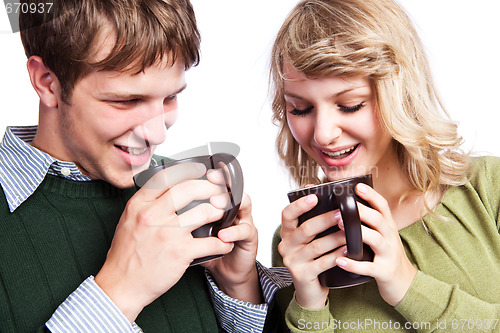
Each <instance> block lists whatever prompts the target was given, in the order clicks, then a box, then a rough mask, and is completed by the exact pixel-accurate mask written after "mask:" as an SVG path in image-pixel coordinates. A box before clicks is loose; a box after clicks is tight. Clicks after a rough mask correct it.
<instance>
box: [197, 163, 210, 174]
mask: <svg viewBox="0 0 500 333" xmlns="http://www.w3.org/2000/svg"><path fill="white" fill-rule="evenodd" d="M195 166H196V169H197V170H198V171H201V172H203V173H205V172H206V171H207V167H206V166H205V164H203V163H195Z"/></svg>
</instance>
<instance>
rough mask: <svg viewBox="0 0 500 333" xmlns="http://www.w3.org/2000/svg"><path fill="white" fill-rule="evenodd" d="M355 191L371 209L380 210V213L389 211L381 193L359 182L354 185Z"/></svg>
mask: <svg viewBox="0 0 500 333" xmlns="http://www.w3.org/2000/svg"><path fill="white" fill-rule="evenodd" d="M356 193H357V194H358V195H359V196H360V198H362V199H364V200H366V201H367V202H368V203H369V204H370V206H371V207H372V208H373V209H375V210H376V211H378V212H380V213H381V214H382V215H386V214H387V213H390V210H389V205H388V204H387V200H385V198H384V197H383V196H382V195H380V194H379V193H378V192H377V191H375V190H374V189H373V188H371V187H370V186H368V185H366V184H363V183H359V184H358V185H356Z"/></svg>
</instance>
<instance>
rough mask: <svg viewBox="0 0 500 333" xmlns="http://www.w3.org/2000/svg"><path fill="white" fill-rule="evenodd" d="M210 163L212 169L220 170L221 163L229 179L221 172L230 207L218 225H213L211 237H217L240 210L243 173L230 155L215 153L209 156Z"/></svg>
mask: <svg viewBox="0 0 500 333" xmlns="http://www.w3.org/2000/svg"><path fill="white" fill-rule="evenodd" d="M210 163H211V167H212V169H220V166H219V163H223V164H224V165H225V166H227V170H228V172H229V175H230V177H231V179H230V180H229V179H227V177H226V172H223V175H224V180H225V182H226V188H227V192H228V193H229V199H230V201H231V202H230V205H231V207H230V208H229V209H228V210H226V211H225V212H224V215H223V216H222V219H221V220H220V223H217V224H216V225H214V227H213V229H212V232H211V234H212V236H215V237H217V234H218V233H219V230H221V229H224V228H226V227H229V226H230V225H231V224H232V223H233V221H234V219H235V218H236V215H238V210H239V209H240V205H241V200H242V198H243V171H242V170H241V166H240V163H239V162H238V160H237V159H236V157H234V156H233V155H231V154H226V153H216V154H214V155H212V156H210Z"/></svg>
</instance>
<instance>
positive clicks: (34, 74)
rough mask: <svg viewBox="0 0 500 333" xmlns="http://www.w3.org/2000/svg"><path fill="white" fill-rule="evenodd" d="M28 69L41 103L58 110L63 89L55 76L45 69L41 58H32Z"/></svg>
mask: <svg viewBox="0 0 500 333" xmlns="http://www.w3.org/2000/svg"><path fill="white" fill-rule="evenodd" d="M27 67H28V73H29V76H30V81H31V85H32V86H33V88H35V91H36V93H37V94H38V96H39V97H40V102H41V103H42V104H44V105H46V106H48V107H50V108H56V107H57V106H58V100H59V98H58V97H59V96H58V95H59V94H60V90H61V89H60V85H59V81H58V80H57V77H56V76H55V74H54V73H53V72H52V71H51V70H50V69H48V68H47V67H45V64H44V63H43V60H42V58H40V57H39V56H32V57H30V58H29V59H28V63H27Z"/></svg>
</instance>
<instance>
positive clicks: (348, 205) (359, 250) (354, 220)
mask: <svg viewBox="0 0 500 333" xmlns="http://www.w3.org/2000/svg"><path fill="white" fill-rule="evenodd" d="M333 195H335V198H336V199H337V202H338V203H339V207H340V214H341V215H342V220H343V221H344V226H345V238H346V243H347V256H348V257H349V258H351V259H354V260H362V259H363V238H362V236H361V219H360V218H359V211H358V205H357V203H356V199H355V198H354V189H353V188H352V185H345V186H340V187H337V188H336V190H335V191H334V192H333Z"/></svg>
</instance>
